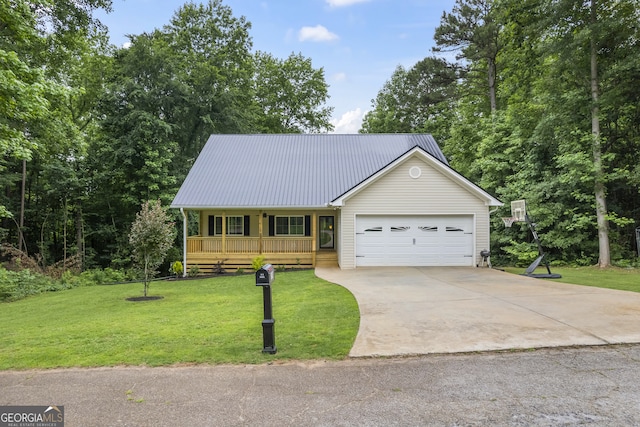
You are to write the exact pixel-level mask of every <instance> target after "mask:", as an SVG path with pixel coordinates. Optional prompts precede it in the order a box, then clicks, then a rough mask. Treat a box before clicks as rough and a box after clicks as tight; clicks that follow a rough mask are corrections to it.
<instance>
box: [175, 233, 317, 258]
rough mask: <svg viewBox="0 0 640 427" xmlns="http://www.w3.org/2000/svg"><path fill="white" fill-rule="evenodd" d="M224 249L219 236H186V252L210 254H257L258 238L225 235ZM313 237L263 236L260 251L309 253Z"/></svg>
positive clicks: (258, 247) (258, 248)
mask: <svg viewBox="0 0 640 427" xmlns="http://www.w3.org/2000/svg"><path fill="white" fill-rule="evenodd" d="M225 246H226V250H225V251H224V252H223V251H222V238H221V237H199V236H192V237H188V238H187V253H212V254H222V253H227V254H258V253H261V252H260V238H258V237H227V238H226V239H225ZM312 247H313V238H311V237H287V238H282V237H263V238H262V253H280V254H293V253H311V252H312Z"/></svg>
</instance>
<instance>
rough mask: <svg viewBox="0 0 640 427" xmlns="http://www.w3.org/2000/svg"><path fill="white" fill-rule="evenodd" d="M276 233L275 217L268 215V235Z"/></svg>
mask: <svg viewBox="0 0 640 427" xmlns="http://www.w3.org/2000/svg"><path fill="white" fill-rule="evenodd" d="M275 235H276V217H275V216H273V215H269V236H275Z"/></svg>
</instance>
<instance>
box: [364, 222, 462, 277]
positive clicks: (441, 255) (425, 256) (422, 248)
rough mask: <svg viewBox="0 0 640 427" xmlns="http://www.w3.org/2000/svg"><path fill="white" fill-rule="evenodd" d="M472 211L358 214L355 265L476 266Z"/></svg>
mask: <svg viewBox="0 0 640 427" xmlns="http://www.w3.org/2000/svg"><path fill="white" fill-rule="evenodd" d="M473 232H474V229H473V216H472V215H417V216H407V215H357V216H356V248H355V249H356V266H357V267H367V266H369V267H372V266H473V265H474V259H473V253H474V252H473V251H474V248H473V242H474V238H473Z"/></svg>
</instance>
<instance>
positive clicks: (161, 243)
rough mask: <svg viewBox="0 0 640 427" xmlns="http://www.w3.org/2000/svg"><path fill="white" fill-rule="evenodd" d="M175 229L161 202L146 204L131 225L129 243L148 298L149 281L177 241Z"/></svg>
mask: <svg viewBox="0 0 640 427" xmlns="http://www.w3.org/2000/svg"><path fill="white" fill-rule="evenodd" d="M175 234H176V231H175V228H174V226H173V223H171V222H169V217H168V215H167V214H166V212H165V211H164V210H163V209H162V205H161V204H160V200H157V201H155V202H145V203H143V204H142V209H141V210H140V212H138V214H136V220H135V221H134V223H133V224H132V225H131V232H130V233H129V243H130V244H131V246H132V249H133V250H132V253H133V259H134V263H135V265H136V266H137V267H138V268H140V269H141V270H142V272H143V277H144V296H145V297H146V296H147V292H148V289H149V279H151V278H152V277H153V276H154V275H155V274H156V269H157V268H158V266H160V264H161V263H162V261H164V257H165V255H166V254H167V251H168V250H169V248H170V247H171V245H172V244H173V240H174V239H175Z"/></svg>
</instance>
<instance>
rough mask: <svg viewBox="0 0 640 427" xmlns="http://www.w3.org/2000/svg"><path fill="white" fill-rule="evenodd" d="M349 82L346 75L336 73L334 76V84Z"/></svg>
mask: <svg viewBox="0 0 640 427" xmlns="http://www.w3.org/2000/svg"><path fill="white" fill-rule="evenodd" d="M346 80H347V74H346V73H335V74H334V75H333V81H334V82H344V81H346Z"/></svg>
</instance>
